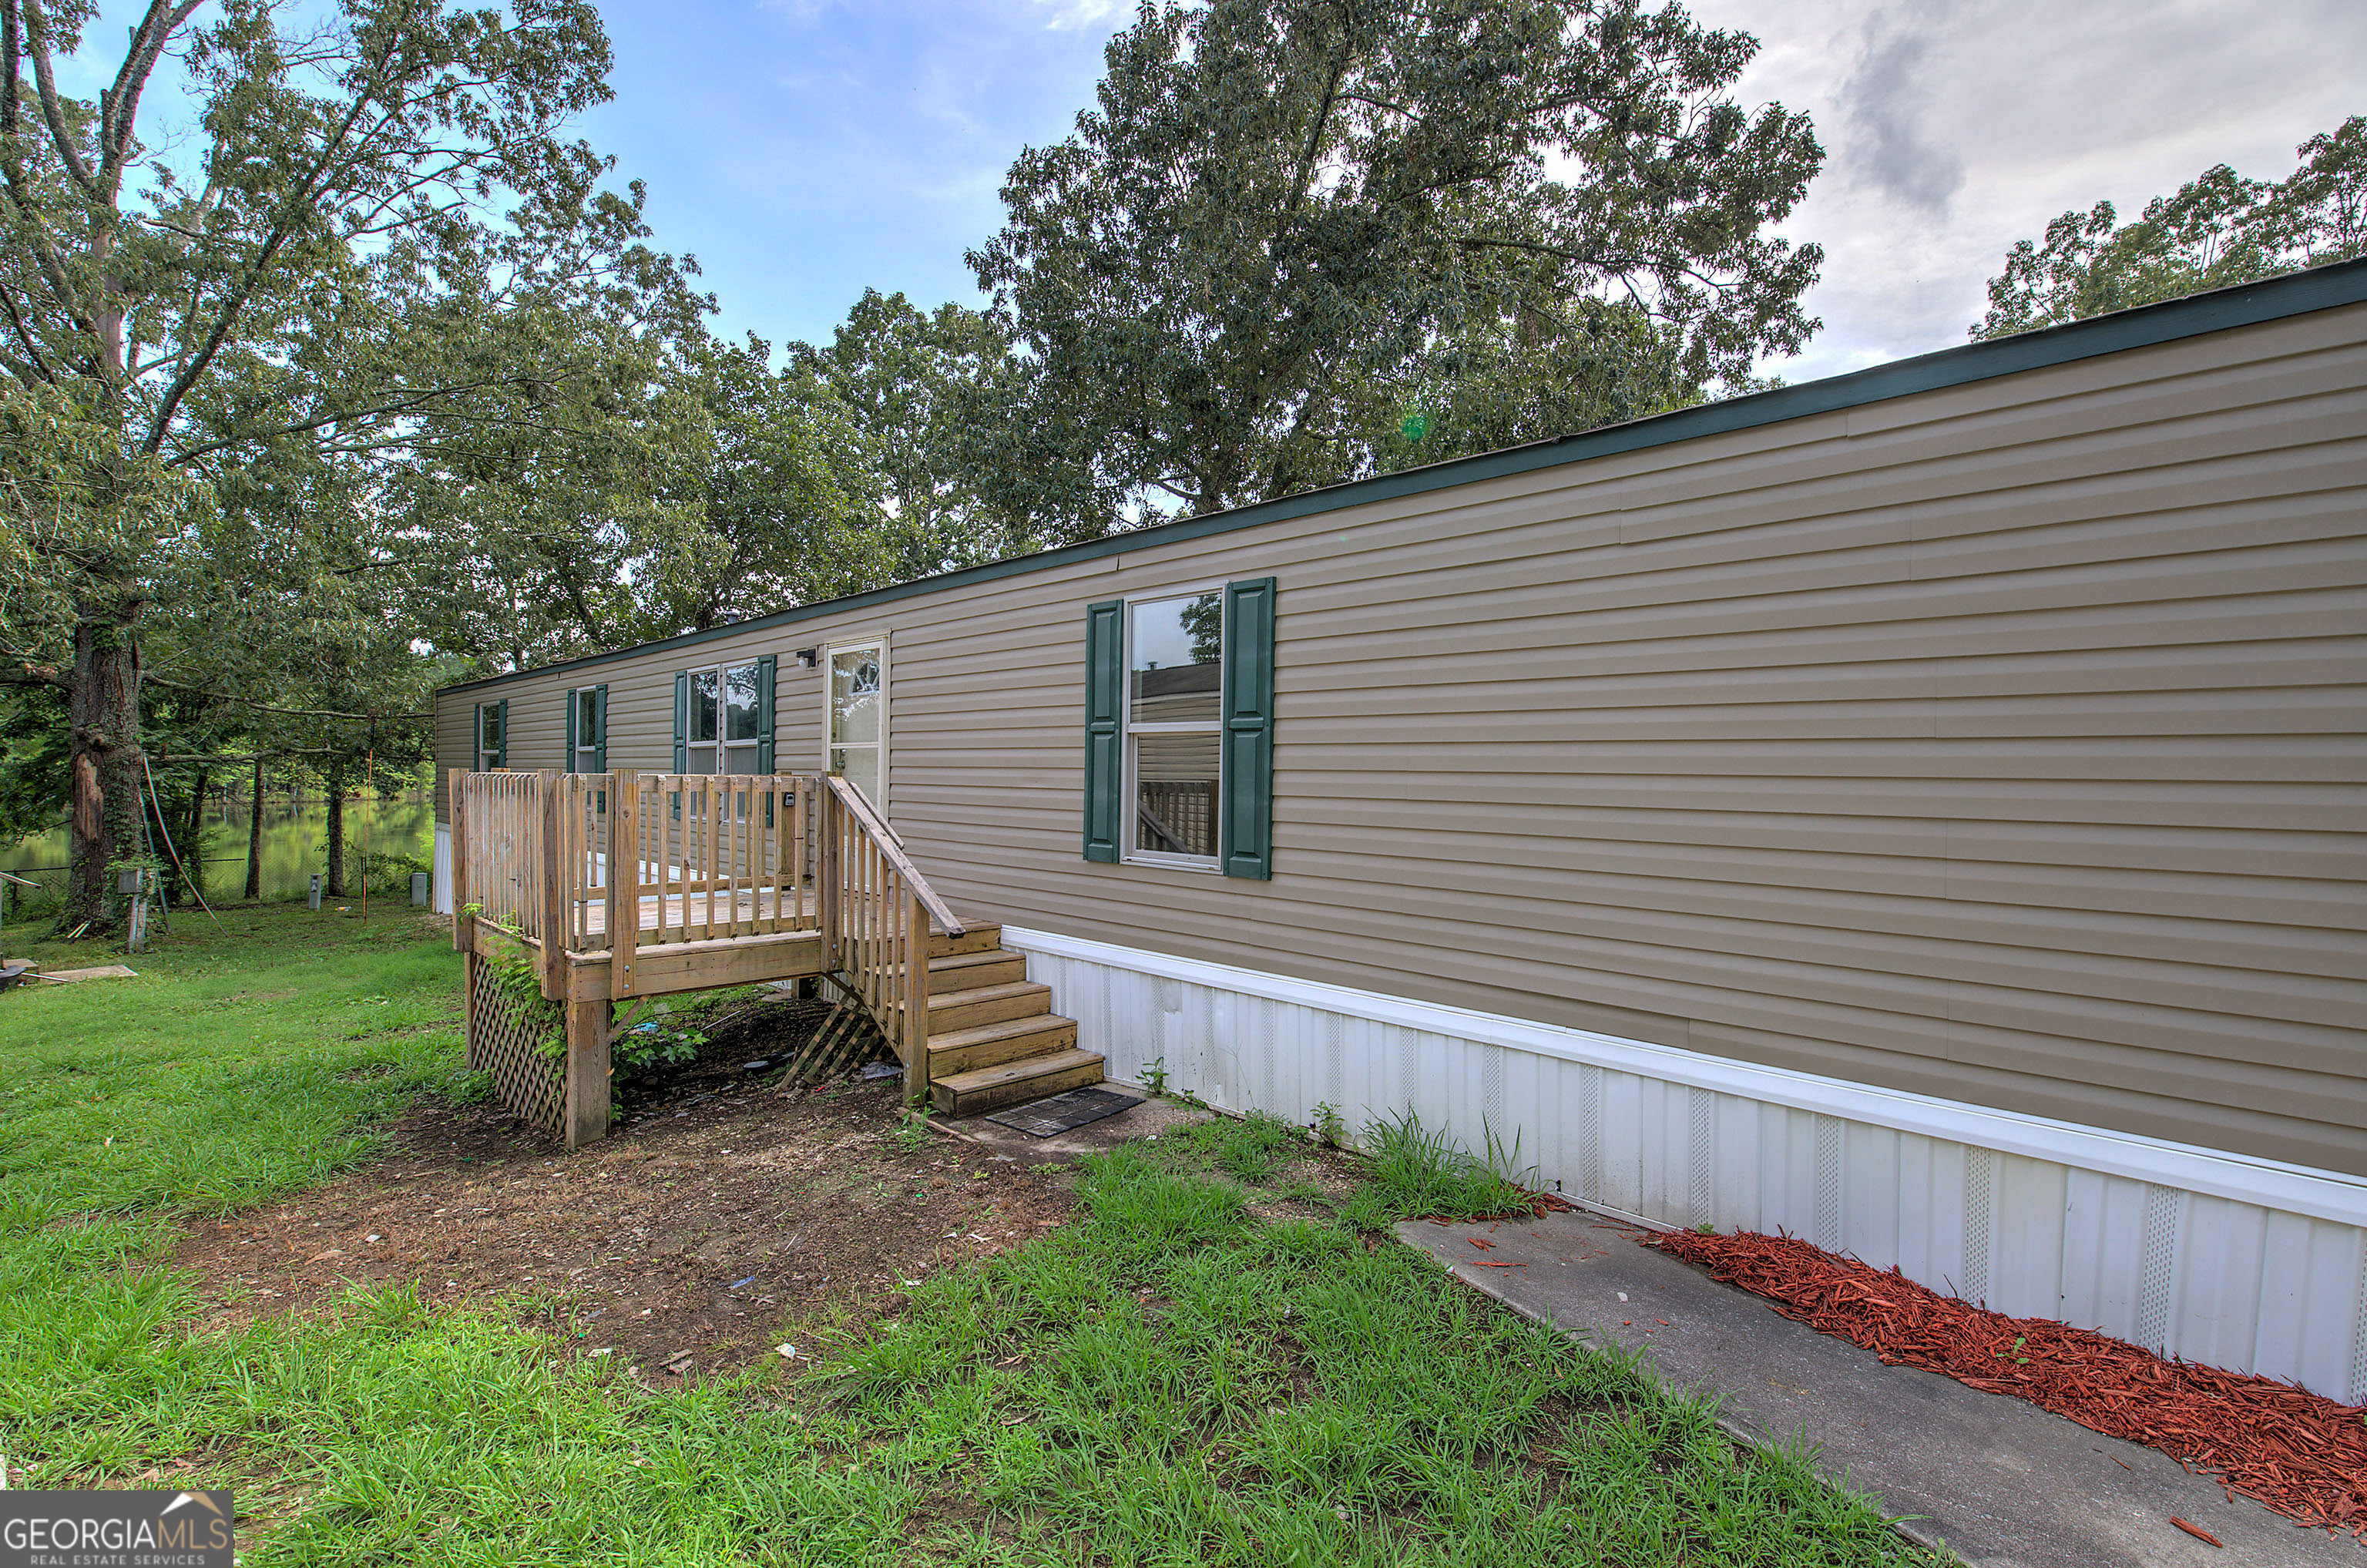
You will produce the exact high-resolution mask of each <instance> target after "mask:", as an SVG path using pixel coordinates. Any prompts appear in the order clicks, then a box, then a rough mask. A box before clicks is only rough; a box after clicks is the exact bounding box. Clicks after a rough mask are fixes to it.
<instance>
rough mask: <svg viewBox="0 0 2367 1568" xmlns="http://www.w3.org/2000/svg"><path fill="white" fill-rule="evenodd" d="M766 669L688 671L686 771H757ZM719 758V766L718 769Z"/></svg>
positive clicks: (753, 666)
mask: <svg viewBox="0 0 2367 1568" xmlns="http://www.w3.org/2000/svg"><path fill="white" fill-rule="evenodd" d="M763 674H764V665H761V664H760V663H757V662H754V661H751V662H750V663H748V664H744V665H708V666H707V667H706V668H705V669H701V670H692V671H690V672H689V682H690V712H689V730H688V734H687V737H686V741H685V747H684V752H685V755H684V762H683V771H684V772H685V773H754V772H756V771H758V767H757V764H758V760H759V757H758V753H759V751H760V750H761V740H760V736H761V731H762V727H763V724H762V720H763V715H762V712H761V709H762V705H763V702H764V696H765V693H764V683H763V680H762V676H763ZM719 761H720V763H721V765H722V766H721V767H718V766H717V763H718V762H719Z"/></svg>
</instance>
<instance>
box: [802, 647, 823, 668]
mask: <svg viewBox="0 0 2367 1568" xmlns="http://www.w3.org/2000/svg"><path fill="white" fill-rule="evenodd" d="M820 662H821V649H819V648H800V649H798V663H799V664H801V665H804V666H805V667H806V668H808V669H811V668H813V667H814V665H816V664H818V663H820Z"/></svg>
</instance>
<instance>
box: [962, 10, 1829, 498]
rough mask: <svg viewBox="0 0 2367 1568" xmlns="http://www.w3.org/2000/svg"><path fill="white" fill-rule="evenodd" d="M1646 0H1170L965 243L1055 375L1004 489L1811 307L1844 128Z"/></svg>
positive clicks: (1759, 332)
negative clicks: (975, 245)
mask: <svg viewBox="0 0 2367 1568" xmlns="http://www.w3.org/2000/svg"><path fill="white" fill-rule="evenodd" d="M1756 48H1757V45H1756V43H1755V41H1754V40H1751V39H1750V37H1749V36H1748V35H1745V34H1741V33H1736V32H1727V31H1718V30H1714V29H1709V28H1702V27H1699V26H1697V25H1696V24H1695V23H1693V21H1692V20H1691V18H1690V17H1687V16H1686V14H1685V13H1684V12H1683V10H1682V9H1681V8H1680V7H1678V6H1665V7H1662V8H1659V9H1650V8H1648V7H1647V6H1645V5H1643V4H1641V3H1640V0H1514V3H1510V4H1508V3H1505V0H1400V3H1397V4H1388V5H1382V4H1377V3H1372V0H1212V3H1211V4H1208V5H1206V6H1181V5H1175V4H1162V5H1154V4H1149V3H1146V4H1145V5H1144V6H1143V7H1142V9H1141V11H1140V13H1139V16H1138V19H1137V21H1136V23H1135V25H1134V26H1133V27H1132V28H1129V29H1128V30H1127V31H1126V32H1124V33H1122V34H1121V35H1119V36H1118V37H1117V38H1116V40H1114V41H1113V42H1112V43H1111V44H1110V46H1109V51H1108V65H1109V70H1108V75H1107V77H1106V78H1105V79H1104V82H1103V84H1102V86H1101V89H1100V97H1099V104H1098V107H1097V108H1094V109H1093V110H1091V111H1089V112H1087V113H1085V114H1083V115H1081V116H1080V117H1079V119H1078V122H1077V131H1076V134H1075V135H1073V136H1072V137H1070V139H1069V140H1068V141H1066V142H1061V143H1059V144H1058V145H1055V146H1051V147H1045V148H1031V149H1029V150H1027V151H1026V152H1025V153H1022V154H1021V156H1020V158H1019V160H1018V161H1017V163H1016V164H1014V165H1013V168H1012V170H1011V174H1010V176H1009V179H1008V181H1007V183H1006V184H1005V186H1004V187H1003V196H1004V199H1005V201H1006V203H1007V204H1008V206H1009V209H1010V216H1009V221H1008V222H1007V223H1006V225H1005V226H1004V228H1003V230H1002V233H1000V234H998V235H997V236H996V237H995V238H994V239H992V240H991V242H989V243H988V244H986V245H985V246H984V247H982V248H981V249H980V250H979V251H977V252H975V253H973V254H972V256H971V257H970V261H971V265H972V267H973V268H974V269H975V270H976V272H977V274H978V277H979V280H980V286H981V287H983V288H985V289H987V290H990V291H991V292H992V294H993V296H994V300H995V307H996V311H997V313H998V315H999V316H1000V317H1001V319H1002V321H1003V322H1005V323H1007V324H1008V328H1009V330H1010V331H1011V332H1012V333H1013V334H1014V336H1015V337H1016V339H1017V340H1018V341H1019V342H1020V343H1021V344H1022V345H1023V346H1024V347H1025V351H1026V354H1027V357H1028V360H1029V367H1030V374H1029V375H1028V376H1027V377H1026V379H1025V383H1024V386H1023V387H1022V388H1021V389H1020V392H1021V394H1022V395H1021V396H1020V397H1019V399H1018V403H1017V407H1016V410H1015V417H1014V419H1012V420H1011V421H1010V422H1009V425H1010V430H1011V434H1010V437H1009V438H1008V440H1007V441H1006V443H1005V449H1004V450H1003V452H1002V459H1001V460H999V461H997V462H995V463H994V464H993V465H992V466H991V469H990V470H989V471H988V472H990V473H991V476H992V477H993V479H994V481H995V483H996V484H997V487H998V488H997V490H996V493H995V494H994V500H995V501H996V503H997V504H998V505H1001V506H1005V507H1007V508H1008V509H1009V510H1011V511H1012V512H1014V513H1015V514H1020V515H1025V516H1030V517H1037V518H1046V517H1051V518H1057V519H1059V521H1060V524H1061V526H1062V527H1063V528H1064V529H1065V530H1066V531H1070V532H1074V531H1079V530H1080V529H1089V528H1093V527H1098V526H1107V525H1108V524H1109V523H1111V522H1112V521H1114V520H1116V519H1118V518H1120V517H1125V516H1127V515H1128V514H1129V513H1130V511H1132V510H1133V509H1135V508H1138V507H1141V506H1150V507H1153V508H1156V509H1162V510H1163V509H1169V508H1174V507H1180V508H1182V509H1183V510H1186V511H1206V510H1210V509H1214V508H1217V507H1223V506H1235V505H1240V504H1242V503H1245V502H1249V501H1254V500H1258V499H1262V498H1265V497H1270V496H1275V495H1281V494H1288V493H1291V492H1293V491H1297V490H1302V489H1306V488H1308V487H1309V486H1313V485H1319V484H1324V483H1332V482H1334V481H1338V480H1342V479H1346V478H1350V477H1353V476H1355V475H1358V474H1361V473H1366V472H1374V471H1376V470H1377V469H1381V468H1386V467H1389V466H1395V465H1397V464H1399V463H1403V462H1407V461H1424V460H1431V459H1432V458H1433V457H1437V456H1443V455H1452V454H1453V453H1455V452H1457V451H1462V450H1469V449H1478V448H1481V447H1487V446H1495V445H1501V444H1504V443H1506V442H1508V441H1512V440H1519V439H1524V438H1528V437H1535V436H1544V435H1559V434H1564V433H1567V432H1569V430H1572V429H1577V428H1583V427H1585V426H1591V425H1595V424H1600V423H1603V422H1604V421H1606V420H1614V419H1621V418H1626V417H1632V416H1634V415H1640V414H1646V413H1650V412H1653V411H1655V410H1656V409H1658V408H1660V407H1664V406H1667V405H1669V404H1670V403H1672V402H1678V401H1685V400H1689V399H1690V398H1693V397H1695V396H1698V395H1699V394H1700V392H1701V391H1702V389H1703V388H1704V387H1705V386H1706V385H1707V384H1708V383H1710V382H1711V381H1715V380H1717V379H1719V378H1734V377H1739V376H1741V375H1744V374H1746V373H1747V371H1748V369H1749V367H1750V364H1751V363H1752V361H1753V360H1754V358H1756V357H1757V356H1759V355H1761V354H1762V353H1768V352H1784V351H1787V350H1790V349H1794V348H1796V347H1798V346H1799V345H1800V344H1801V343H1802V342H1804V341H1805V340H1806V337H1807V336H1808V335H1809V334H1810V333H1811V332H1812V331H1813V330H1814V329H1815V327H1816V325H1817V324H1816V323H1815V322H1814V321H1812V320H1810V319H1809V318H1808V317H1807V316H1806V315H1805V314H1804V313H1803V312H1802V310H1801V307H1800V299H1801V296H1802V294H1803V293H1804V291H1805V290H1806V289H1807V287H1808V285H1809V284H1810V283H1811V282H1813V281H1814V280H1815V278H1816V276H1817V271H1818V267H1819V265H1820V263H1821V259H1822V256H1821V252H1820V251H1818V248H1817V247H1815V246H1813V245H1801V246H1794V245H1792V244H1789V243H1787V242H1786V241H1784V240H1782V239H1779V238H1776V237H1773V236H1772V235H1771V234H1770V233H1768V232H1767V231H1768V229H1769V226H1770V225H1771V224H1772V223H1774V222H1778V221H1780V220H1781V219H1782V218H1783V217H1784V215H1785V214H1787V213H1788V212H1789V211H1790V210H1791V209H1792V207H1793V206H1794V204H1795V203H1796V202H1797V201H1798V199H1800V197H1801V195H1802V194H1803V192H1804V191H1805V189H1806V185H1807V182H1808V179H1809V177H1810V176H1812V175H1814V174H1815V172H1816V170H1817V168H1818V165H1819V163H1820V161H1821V159H1822V151H1821V149H1820V148H1819V147H1818V143H1817V141H1816V138H1815V136H1814V134H1813V132H1812V131H1811V130H1810V127H1809V125H1808V123H1807V120H1806V118H1805V117H1804V116H1801V115H1797V114H1794V113H1790V112H1787V111H1786V110H1784V108H1781V107H1780V106H1775V107H1770V108H1763V109H1761V110H1760V111H1758V112H1757V113H1756V114H1752V113H1750V112H1747V111H1746V110H1744V109H1743V108H1741V107H1740V106H1738V104H1736V103H1735V102H1734V101H1733V100H1732V99H1731V98H1730V97H1728V96H1727V94H1728V90H1729V89H1730V88H1731V87H1732V85H1733V84H1734V82H1735V80H1736V79H1737V77H1738V75H1739V74H1740V73H1741V71H1742V69H1743V67H1744V65H1745V64H1746V63H1747V62H1749V61H1750V58H1751V56H1752V54H1753V52H1754V51H1755V50H1756Z"/></svg>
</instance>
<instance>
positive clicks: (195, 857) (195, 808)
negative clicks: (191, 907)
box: [173, 762, 209, 903]
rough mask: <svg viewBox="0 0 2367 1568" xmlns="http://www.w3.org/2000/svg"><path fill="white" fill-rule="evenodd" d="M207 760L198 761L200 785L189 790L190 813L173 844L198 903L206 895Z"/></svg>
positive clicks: (183, 877) (182, 872)
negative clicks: (205, 761)
mask: <svg viewBox="0 0 2367 1568" xmlns="http://www.w3.org/2000/svg"><path fill="white" fill-rule="evenodd" d="M208 771H209V770H208V768H207V767H206V765H205V764H204V763H202V762H201V763H199V764H198V784H197V788H196V789H194V790H190V791H189V814H188V815H187V817H186V818H185V819H183V821H182V823H181V832H180V835H179V836H178V837H177V838H176V839H175V840H174V841H173V846H174V847H175V848H176V849H178V850H179V851H180V852H181V880H182V881H186V882H187V883H188V884H189V896H190V898H192V899H194V900H196V901H197V902H198V903H204V902H205V898H206V774H207V772H208Z"/></svg>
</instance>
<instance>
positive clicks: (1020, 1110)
mask: <svg viewBox="0 0 2367 1568" xmlns="http://www.w3.org/2000/svg"><path fill="white" fill-rule="evenodd" d="M1141 1103H1142V1096H1139V1095H1123V1094H1120V1093H1118V1091H1117V1090H1116V1089H1109V1088H1104V1087H1103V1086H1102V1085H1098V1084H1096V1085H1093V1087H1091V1088H1086V1089H1070V1091H1069V1092H1068V1093H1067V1094H1065V1095H1054V1096H1051V1097H1050V1098H1048V1099H1040V1100H1030V1101H1028V1102H1027V1104H1025V1105H1021V1106H1013V1107H1012V1108H1010V1109H1009V1110H999V1111H996V1112H995V1113H994V1114H993V1115H992V1116H990V1117H988V1118H987V1120H989V1121H991V1122H994V1123H997V1124H998V1125H1000V1126H1003V1127H1013V1128H1016V1129H1018V1130H1019V1131H1022V1132H1025V1133H1026V1134H1027V1135H1028V1136H1030V1137H1032V1138H1049V1137H1050V1136H1052V1134H1054V1133H1055V1132H1066V1131H1070V1129H1072V1128H1078V1127H1082V1126H1083V1125H1085V1123H1087V1122H1089V1121H1099V1120H1100V1119H1102V1118H1104V1117H1105V1116H1116V1114H1117V1113H1118V1112H1120V1111H1122V1110H1129V1109H1131V1108H1134V1107H1136V1106H1138V1105H1140V1104H1141Z"/></svg>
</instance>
